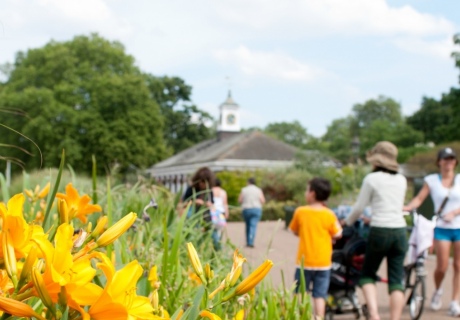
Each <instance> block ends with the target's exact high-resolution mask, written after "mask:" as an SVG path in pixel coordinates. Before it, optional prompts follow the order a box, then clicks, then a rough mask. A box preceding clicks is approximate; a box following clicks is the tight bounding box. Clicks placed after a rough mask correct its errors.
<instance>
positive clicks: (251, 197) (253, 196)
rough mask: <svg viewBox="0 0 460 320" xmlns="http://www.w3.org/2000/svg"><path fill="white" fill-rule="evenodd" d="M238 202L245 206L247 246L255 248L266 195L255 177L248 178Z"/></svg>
mask: <svg viewBox="0 0 460 320" xmlns="http://www.w3.org/2000/svg"><path fill="white" fill-rule="evenodd" d="M238 202H239V203H240V204H241V207H242V208H243V218H244V221H245V223H246V246H247V247H250V248H254V239H255V237H256V229H257V223H258V222H259V220H260V218H261V217H262V205H263V204H264V203H265V197H264V194H263V192H262V190H261V189H260V188H259V187H257V186H256V180H255V179H254V178H252V177H251V178H249V179H248V184H247V186H246V187H244V188H243V189H242V190H241V193H240V195H239V197H238Z"/></svg>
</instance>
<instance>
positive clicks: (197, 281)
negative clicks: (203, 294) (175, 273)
mask: <svg viewBox="0 0 460 320" xmlns="http://www.w3.org/2000/svg"><path fill="white" fill-rule="evenodd" d="M188 278H189V279H190V280H192V282H193V284H194V285H196V286H199V285H201V284H202V283H203V282H201V279H200V277H198V276H197V275H196V273H195V272H194V271H192V270H189V271H188Z"/></svg>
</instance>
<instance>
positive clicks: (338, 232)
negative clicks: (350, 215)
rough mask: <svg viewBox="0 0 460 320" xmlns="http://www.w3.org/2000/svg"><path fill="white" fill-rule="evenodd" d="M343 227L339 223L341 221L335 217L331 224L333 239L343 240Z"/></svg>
mask: <svg viewBox="0 0 460 320" xmlns="http://www.w3.org/2000/svg"><path fill="white" fill-rule="evenodd" d="M342 230H343V229H342V226H341V225H340V223H339V220H337V218H336V217H335V216H334V221H333V222H332V224H331V229H330V230H329V232H330V235H331V237H332V239H340V238H342Z"/></svg>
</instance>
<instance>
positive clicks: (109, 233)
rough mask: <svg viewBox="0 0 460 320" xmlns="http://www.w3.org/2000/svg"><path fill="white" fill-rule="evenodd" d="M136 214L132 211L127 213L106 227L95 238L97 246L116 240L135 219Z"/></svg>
mask: <svg viewBox="0 0 460 320" xmlns="http://www.w3.org/2000/svg"><path fill="white" fill-rule="evenodd" d="M136 218H137V214H135V213H134V212H130V213H128V214H127V215H126V216H124V217H123V218H121V219H120V220H118V222H117V223H115V224H114V225H113V226H111V227H110V228H108V229H107V230H106V231H105V232H104V233H103V234H102V235H101V236H100V237H99V238H98V239H97V240H96V243H97V245H98V246H99V247H105V246H108V245H109V244H111V243H113V242H114V241H115V240H117V239H118V238H119V237H120V236H121V235H122V234H123V233H125V232H126V230H128V229H129V227H131V226H132V225H133V223H134V222H135V221H136Z"/></svg>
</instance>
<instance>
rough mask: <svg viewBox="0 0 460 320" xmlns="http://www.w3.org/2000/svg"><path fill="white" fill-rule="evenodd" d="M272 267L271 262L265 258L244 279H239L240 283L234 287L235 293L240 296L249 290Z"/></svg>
mask: <svg viewBox="0 0 460 320" xmlns="http://www.w3.org/2000/svg"><path fill="white" fill-rule="evenodd" d="M272 267H273V262H272V261H271V260H265V261H264V262H263V263H262V264H261V265H260V266H259V267H258V268H257V269H256V270H254V271H253V272H252V273H251V274H250V275H249V276H248V277H247V278H246V279H244V280H243V281H241V283H240V284H239V285H238V286H237V287H236V291H235V295H237V296H240V295H242V294H245V293H248V292H249V291H251V289H252V288H254V287H255V286H256V285H258V284H259V282H260V281H262V279H263V278H265V276H266V275H267V274H268V272H269V271H270V269H271V268H272Z"/></svg>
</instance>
